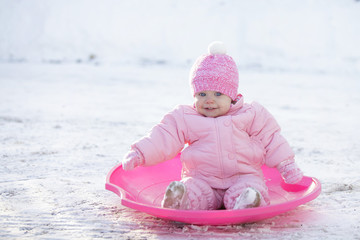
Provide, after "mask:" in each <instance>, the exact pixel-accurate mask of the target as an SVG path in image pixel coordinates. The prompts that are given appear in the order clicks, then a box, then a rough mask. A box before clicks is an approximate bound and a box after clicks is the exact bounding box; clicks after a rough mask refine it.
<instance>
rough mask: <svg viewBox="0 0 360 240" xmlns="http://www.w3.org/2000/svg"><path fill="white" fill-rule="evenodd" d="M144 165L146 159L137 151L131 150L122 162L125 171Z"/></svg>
mask: <svg viewBox="0 0 360 240" xmlns="http://www.w3.org/2000/svg"><path fill="white" fill-rule="evenodd" d="M143 164H144V157H143V156H142V154H141V153H140V152H138V151H137V150H130V151H129V152H128V153H127V154H125V156H124V158H123V160H122V167H123V169H124V170H125V171H128V170H132V169H134V168H136V167H138V166H141V165H143Z"/></svg>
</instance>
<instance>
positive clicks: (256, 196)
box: [224, 176, 270, 209]
mask: <svg viewBox="0 0 360 240" xmlns="http://www.w3.org/2000/svg"><path fill="white" fill-rule="evenodd" d="M269 203H270V202H269V197H268V190H267V187H266V185H265V183H264V182H263V181H262V179H260V178H258V177H256V176H243V177H241V178H239V180H238V181H237V182H236V183H235V184H234V185H233V186H231V187H230V188H229V189H228V190H227V191H226V193H225V196H224V205H225V208H226V209H244V208H249V207H259V206H260V207H261V206H266V205H269Z"/></svg>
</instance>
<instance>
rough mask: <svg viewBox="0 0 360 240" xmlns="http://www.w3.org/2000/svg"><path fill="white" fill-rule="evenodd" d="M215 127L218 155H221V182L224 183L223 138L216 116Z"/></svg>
mask: <svg viewBox="0 0 360 240" xmlns="http://www.w3.org/2000/svg"><path fill="white" fill-rule="evenodd" d="M214 121H215V129H216V138H217V142H218V144H217V145H218V156H219V159H218V160H219V163H220V171H221V172H220V176H221V184H222V185H224V180H223V179H224V164H223V157H222V146H221V139H220V131H219V124H218V122H219V121H218V120H217V119H216V118H215V119H214Z"/></svg>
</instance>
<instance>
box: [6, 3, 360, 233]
mask: <svg viewBox="0 0 360 240" xmlns="http://www.w3.org/2000/svg"><path fill="white" fill-rule="evenodd" d="M359 13H360V2H359V1H352V0H344V1H336V0H329V1H325V0H319V1H310V0H305V1H300V0H297V1H295V0H294V1H286V2H285V1H280V0H269V1H262V0H254V1H230V0H229V1H226V0H224V1H200V0H196V1H190V0H185V1H165V0H163V1H145V0H144V1H115V0H104V1H95V0H88V1H85V0H76V1H60V0H52V1H41V0H29V1H24V0H23V1H22V0H17V1H13V0H0V163H1V164H0V238H1V239H23V238H28V239H106V238H110V239H112V238H113V239H239V238H241V239H360V206H359V199H360V174H359V172H360V165H359V159H360V141H359V136H360V129H359V122H360V95H359V92H360V48H359V46H358V43H359V42H360V29H359V26H360V25H359V24H358V22H359V20H360V14H359ZM214 40H221V41H223V42H225V44H226V48H227V50H228V54H231V55H232V56H233V57H234V59H235V60H236V61H237V63H238V66H239V72H240V84H239V86H240V87H239V91H240V92H241V93H242V94H243V95H244V97H245V101H246V102H251V101H258V102H260V103H261V104H262V105H264V106H265V107H266V108H267V109H268V110H269V111H270V112H271V113H272V114H273V115H274V116H275V118H276V119H277V120H278V122H279V123H280V125H281V126H282V130H283V135H284V136H285V137H286V138H287V140H288V141H289V142H290V144H291V146H292V147H293V149H294V151H295V153H296V161H297V164H298V165H299V167H300V168H301V169H302V170H303V171H304V173H305V175H307V176H314V177H316V178H318V179H319V180H320V181H321V183H322V188H323V191H322V193H321V195H320V196H319V197H318V198H317V199H315V200H313V201H311V202H309V203H307V204H305V205H302V206H300V207H298V208H296V209H295V210H292V211H289V212H287V213H284V214H281V215H279V216H277V217H274V218H270V219H267V220H263V221H260V222H257V223H248V224H241V225H229V226H196V225H188V224H181V223H175V222H169V221H165V220H162V219H158V218H154V217H152V216H149V215H147V214H145V213H142V212H138V211H135V210H132V209H129V208H126V207H123V206H121V204H120V198H119V197H118V196H117V195H115V194H114V193H112V192H109V191H106V190H105V188H104V185H105V178H106V174H107V173H108V172H109V171H110V169H111V168H112V167H113V166H115V165H116V164H117V163H118V162H119V161H120V160H121V158H122V156H123V155H124V154H125V153H126V152H127V150H128V149H129V146H130V144H131V143H132V142H134V141H135V140H137V139H139V138H140V137H142V136H144V135H145V134H146V133H147V132H148V131H149V130H150V129H151V127H152V126H153V125H154V124H156V123H158V122H159V121H160V120H161V118H162V116H163V115H164V114H165V113H167V112H168V111H170V110H171V109H173V108H174V107H175V106H176V105H177V104H191V103H192V97H191V94H190V89H189V85H188V74H189V70H190V66H191V63H192V62H193V61H194V60H195V58H196V57H197V56H198V55H200V54H202V53H206V51H207V45H208V44H209V43H210V42H212V41H214Z"/></svg>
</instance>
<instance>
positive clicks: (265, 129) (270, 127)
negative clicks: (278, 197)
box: [122, 42, 303, 210]
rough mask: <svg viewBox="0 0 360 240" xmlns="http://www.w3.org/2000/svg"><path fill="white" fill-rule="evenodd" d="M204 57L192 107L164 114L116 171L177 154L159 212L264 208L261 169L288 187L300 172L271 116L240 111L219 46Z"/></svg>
mask: <svg viewBox="0 0 360 240" xmlns="http://www.w3.org/2000/svg"><path fill="white" fill-rule="evenodd" d="M208 50H209V53H208V54H206V55H202V56H200V57H199V58H198V59H197V60H196V62H195V64H194V65H193V67H192V69H191V72H190V85H191V90H192V93H193V96H194V98H195V103H194V105H193V106H187V105H180V106H178V107H176V108H175V109H174V110H173V111H171V112H170V113H168V114H166V115H165V116H164V118H163V119H162V121H161V122H160V123H159V124H158V125H156V126H155V127H154V128H153V129H152V130H151V132H150V133H149V135H148V136H146V137H144V138H142V139H141V140H139V141H138V142H136V143H134V144H133V145H132V146H131V150H130V151H129V152H128V153H127V154H126V155H125V157H124V159H123V161H122V164H123V168H124V170H131V169H133V168H135V167H137V166H150V165H155V164H158V163H161V162H163V161H166V160H169V159H172V158H174V157H175V156H176V155H177V154H178V153H179V152H181V163H182V172H181V181H175V182H172V183H170V184H169V186H168V187H167V189H166V192H165V195H164V198H163V200H162V207H164V208H174V209H189V210H214V209H220V208H226V209H244V208H252V207H259V206H266V205H268V204H270V201H269V194H268V189H267V187H266V184H265V181H264V178H263V173H262V170H261V166H262V165H264V164H266V165H267V166H269V167H276V168H277V169H278V170H279V172H280V173H281V175H282V177H283V178H284V181H285V182H286V183H288V184H295V183H297V182H299V181H300V180H301V179H302V177H303V174H302V171H301V170H300V169H299V168H298V167H297V165H296V164H295V162H294V153H293V151H292V150H291V148H290V146H289V144H288V142H287V141H286V140H285V139H284V137H282V135H281V134H280V127H279V125H278V124H277V122H276V121H275V119H274V118H273V116H272V115H271V114H270V113H269V112H268V111H267V110H266V109H265V108H264V107H263V106H261V105H260V104H258V103H252V104H246V103H244V99H243V97H242V95H241V94H238V84H239V73H238V70H237V67H236V64H235V62H234V60H233V59H232V58H231V57H230V56H229V55H227V54H226V49H225V47H224V45H223V43H221V42H214V43H212V44H210V45H209V49H208ZM185 145H187V147H186V148H185V149H184V146H185Z"/></svg>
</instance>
